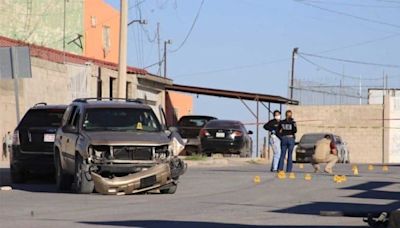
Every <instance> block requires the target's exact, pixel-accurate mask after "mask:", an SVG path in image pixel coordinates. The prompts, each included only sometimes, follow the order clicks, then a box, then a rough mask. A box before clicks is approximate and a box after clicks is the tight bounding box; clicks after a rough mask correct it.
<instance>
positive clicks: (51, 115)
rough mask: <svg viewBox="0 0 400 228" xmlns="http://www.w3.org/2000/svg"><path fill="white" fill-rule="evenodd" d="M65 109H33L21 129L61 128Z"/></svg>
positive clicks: (26, 116)
mask: <svg viewBox="0 0 400 228" xmlns="http://www.w3.org/2000/svg"><path fill="white" fill-rule="evenodd" d="M64 111H65V110H64V109H31V110H29V111H28V112H27V113H26V115H25V117H24V118H23V119H22V121H21V124H20V126H21V127H24V128H25V127H30V128H32V127H59V126H60V124H61V119H62V117H63V114H64Z"/></svg>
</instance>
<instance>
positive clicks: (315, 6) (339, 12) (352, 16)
mask: <svg viewBox="0 0 400 228" xmlns="http://www.w3.org/2000/svg"><path fill="white" fill-rule="evenodd" d="M294 1H295V2H298V3H300V4H303V5H307V6H310V7H313V8H317V9H319V10H322V11H326V12H329V13H333V14H337V15H342V16H346V17H351V18H354V19H357V20H361V21H366V22H370V23H374V24H380V25H386V26H390V27H394V28H400V25H397V24H392V23H388V22H384V21H378V20H374V19H370V18H366V17H360V16H356V15H353V14H350V13H346V12H342V11H337V10H332V9H328V8H324V7H320V6H317V5H314V4H310V3H307V2H304V0H294Z"/></svg>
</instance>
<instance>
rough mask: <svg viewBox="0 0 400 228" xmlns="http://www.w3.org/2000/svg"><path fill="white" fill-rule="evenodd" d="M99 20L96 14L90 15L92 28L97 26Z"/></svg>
mask: <svg viewBox="0 0 400 228" xmlns="http://www.w3.org/2000/svg"><path fill="white" fill-rule="evenodd" d="M96 24H97V20H96V17H95V16H90V25H91V26H92V28H96Z"/></svg>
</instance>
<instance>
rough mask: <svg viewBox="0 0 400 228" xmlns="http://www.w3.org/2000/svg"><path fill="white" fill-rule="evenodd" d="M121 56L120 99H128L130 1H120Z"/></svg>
mask: <svg viewBox="0 0 400 228" xmlns="http://www.w3.org/2000/svg"><path fill="white" fill-rule="evenodd" d="M120 6H121V10H120V24H119V56H118V97H119V98H124V97H126V65H127V64H126V54H127V50H126V49H127V30H128V26H127V21H128V0H120Z"/></svg>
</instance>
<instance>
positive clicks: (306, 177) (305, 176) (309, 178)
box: [304, 173, 312, 181]
mask: <svg viewBox="0 0 400 228" xmlns="http://www.w3.org/2000/svg"><path fill="white" fill-rule="evenodd" d="M304 180H306V181H310V180H312V176H311V174H309V173H306V174H305V175H304Z"/></svg>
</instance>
